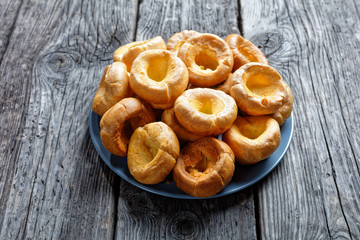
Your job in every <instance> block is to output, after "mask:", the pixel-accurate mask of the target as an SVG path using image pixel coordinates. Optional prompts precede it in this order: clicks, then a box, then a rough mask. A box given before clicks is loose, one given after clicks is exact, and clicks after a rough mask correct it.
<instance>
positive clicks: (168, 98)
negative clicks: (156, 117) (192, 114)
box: [130, 49, 189, 109]
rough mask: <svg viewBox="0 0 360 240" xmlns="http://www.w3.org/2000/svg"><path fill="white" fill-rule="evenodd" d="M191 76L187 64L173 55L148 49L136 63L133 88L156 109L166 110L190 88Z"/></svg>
mask: <svg viewBox="0 0 360 240" xmlns="http://www.w3.org/2000/svg"><path fill="white" fill-rule="evenodd" d="M188 81H189V74H188V71H187V69H186V66H185V64H184V63H183V62H182V61H181V60H180V58H178V57H176V55H175V54H174V53H173V52H170V51H167V50H158V49H157V50H155V49H153V50H148V51H145V52H143V53H141V54H140V55H139V56H138V57H137V58H136V59H135V61H134V63H133V66H132V69H131V74H130V86H131V88H132V89H133V91H134V92H135V93H136V94H137V95H138V96H139V97H141V98H142V99H144V100H146V101H147V102H149V103H150V104H151V105H152V107H154V108H161V109H166V108H170V107H172V106H173V105H174V102H175V100H176V98H177V97H178V96H180V94H181V93H183V92H184V91H185V89H186V87H187V85H188Z"/></svg>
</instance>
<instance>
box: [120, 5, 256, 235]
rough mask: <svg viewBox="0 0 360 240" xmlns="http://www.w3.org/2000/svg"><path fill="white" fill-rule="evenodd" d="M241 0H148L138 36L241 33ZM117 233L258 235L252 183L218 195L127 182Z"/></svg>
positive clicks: (142, 10)
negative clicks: (195, 196)
mask: <svg viewBox="0 0 360 240" xmlns="http://www.w3.org/2000/svg"><path fill="white" fill-rule="evenodd" d="M237 12H238V5H237V3H236V2H235V1H227V0H222V1H215V0H214V1H206V2H205V1H198V2H196V4H195V2H193V1H160V0H144V1H142V2H141V3H140V6H139V21H138V26H137V32H136V40H145V39H149V38H152V37H155V36H157V35H160V36H162V37H163V38H164V39H165V41H166V40H167V39H168V38H169V37H171V36H172V35H173V34H174V33H176V32H180V31H181V30H185V29H193V30H196V31H199V32H210V33H214V34H218V35H220V36H222V37H225V36H227V34H229V33H239V29H238V23H237ZM116 231H117V233H116V238H117V239H164V238H166V239H230V238H234V237H236V239H256V228H255V211H254V200H253V194H252V189H251V188H250V189H248V190H246V191H242V192H239V193H236V194H232V195H231V196H226V197H222V198H219V199H212V200H201V201H198V200H192V201H188V200H178V199H171V198H165V197H160V196H157V195H154V194H150V193H147V192H145V191H143V190H140V189H138V188H135V187H133V186H130V185H129V184H127V183H125V182H122V183H121V186H120V197H119V200H118V220H117V228H116Z"/></svg>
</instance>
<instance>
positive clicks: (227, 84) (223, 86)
mask: <svg viewBox="0 0 360 240" xmlns="http://www.w3.org/2000/svg"><path fill="white" fill-rule="evenodd" d="M232 84H233V81H232V73H229V75H228V77H227V78H226V79H225V81H223V82H222V83H219V84H218V85H215V86H212V87H208V88H212V89H215V90H220V91H223V92H224V93H226V94H228V95H230V88H231V87H232ZM194 88H201V87H199V86H196V85H194V84H191V83H189V85H188V87H187V89H194Z"/></svg>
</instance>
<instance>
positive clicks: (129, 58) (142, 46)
mask: <svg viewBox="0 0 360 240" xmlns="http://www.w3.org/2000/svg"><path fill="white" fill-rule="evenodd" d="M149 49H166V45H165V42H164V39H162V37H160V36H157V37H154V38H152V39H149V40H146V41H137V42H132V43H128V44H126V45H124V46H121V47H119V48H118V49H116V50H115V52H114V62H123V63H125V64H126V67H127V71H128V72H130V70H131V66H132V63H133V61H134V60H135V58H136V57H137V56H138V55H139V54H140V53H142V52H144V51H146V50H149Z"/></svg>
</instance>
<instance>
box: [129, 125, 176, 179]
mask: <svg viewBox="0 0 360 240" xmlns="http://www.w3.org/2000/svg"><path fill="white" fill-rule="evenodd" d="M179 153H180V146H179V141H178V139H177V137H176V135H175V133H174V132H173V130H171V128H170V127H169V126H167V125H166V124H165V123H163V122H154V123H149V124H147V125H145V126H144V127H139V128H137V129H136V130H135V132H134V133H133V135H132V136H131V138H130V143H129V150H128V154H127V163H128V167H129V171H130V173H131V175H133V176H134V178H135V179H136V180H137V181H139V182H141V183H144V184H157V183H159V182H162V181H164V180H165V178H166V177H167V175H169V173H170V172H171V170H172V169H173V168H174V166H175V163H176V158H177V157H178V156H179Z"/></svg>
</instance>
